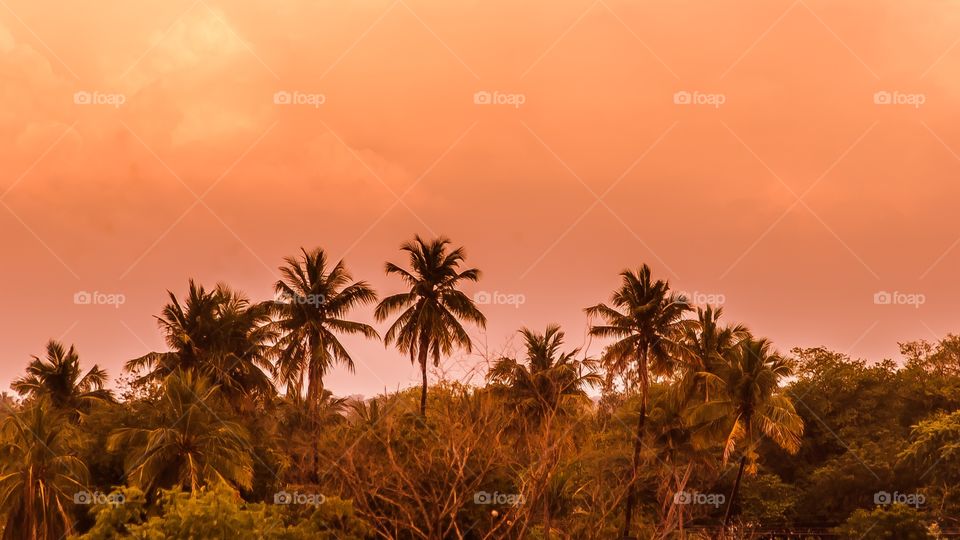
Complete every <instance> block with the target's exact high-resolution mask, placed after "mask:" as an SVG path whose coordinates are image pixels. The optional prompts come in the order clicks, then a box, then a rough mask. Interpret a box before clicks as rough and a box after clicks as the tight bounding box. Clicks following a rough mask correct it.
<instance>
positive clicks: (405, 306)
mask: <svg viewBox="0 0 960 540" xmlns="http://www.w3.org/2000/svg"><path fill="white" fill-rule="evenodd" d="M449 244H450V240H448V239H446V238H443V237H440V238H436V239H434V240H432V241H430V242H426V241H424V240H423V239H422V238H420V236H416V237H415V238H414V240H413V242H406V243H404V244H403V245H402V246H400V250H401V251H405V252H407V254H408V255H409V258H410V261H409V263H410V269H409V270H405V269H403V268H401V267H399V266H397V265H395V264H393V263H390V262H388V263H387V264H386V271H387V275H390V274H396V275H398V276H400V278H401V279H402V280H403V281H404V282H405V283H406V284H407V286H409V287H410V290H408V291H407V292H403V293H399V294H394V295H392V296H388V297H386V298H384V299H383V300H382V301H381V302H380V304H379V305H377V309H376V311H375V313H374V314H375V316H376V318H377V320H378V321H384V320H386V319H387V318H388V317H390V315H392V314H393V313H397V312H400V315H399V316H398V317H397V319H396V320H395V321H394V322H393V324H392V325H390V328H389V330H387V333H386V335H385V336H384V344H385V345H390V344H391V343H395V344H396V347H397V348H398V349H399V350H400V351H401V352H403V353H405V354H409V355H410V362H411V363H413V362H414V361H418V362H419V363H420V374H421V376H422V379H423V386H422V389H421V391H420V414H421V415H426V413H427V359H428V358H433V365H434V366H436V365H439V364H440V356H441V355H444V356H445V355H449V354H451V353H452V352H453V351H454V349H456V348H462V349H464V350H466V351H467V352H470V351H471V350H472V343H471V341H470V336H469V335H468V334H467V331H466V330H465V329H464V327H463V323H462V322H461V321H466V322H469V323H473V324H476V325H477V326H480V327H481V328H485V327H486V324H487V319H486V317H484V316H483V313H480V310H479V309H477V306H476V305H475V304H474V303H473V300H471V299H470V297H468V296H467V295H466V294H464V293H463V292H462V291H460V290H459V289H458V288H457V287H458V286H459V285H461V284H462V283H463V282H465V281H473V282H476V281H478V280H479V279H480V271H479V270H477V269H476V268H470V269H467V270H462V271H461V270H460V265H461V264H462V263H463V262H464V257H465V252H464V250H463V248H462V247H460V248H457V249H454V250H448V249H447V246H448V245H449Z"/></svg>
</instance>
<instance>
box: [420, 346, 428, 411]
mask: <svg viewBox="0 0 960 540" xmlns="http://www.w3.org/2000/svg"><path fill="white" fill-rule="evenodd" d="M428 349H429V341H427V339H426V334H421V335H420V350H419V351H418V352H419V356H420V375H421V376H422V378H423V386H422V387H421V388H420V416H423V417H426V416H427V352H428Z"/></svg>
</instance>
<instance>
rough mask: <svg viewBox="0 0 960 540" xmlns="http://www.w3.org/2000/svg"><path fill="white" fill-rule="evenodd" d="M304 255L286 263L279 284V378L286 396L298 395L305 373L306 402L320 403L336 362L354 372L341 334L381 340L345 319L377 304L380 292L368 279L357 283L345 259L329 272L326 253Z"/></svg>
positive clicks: (275, 309) (276, 312)
mask: <svg viewBox="0 0 960 540" xmlns="http://www.w3.org/2000/svg"><path fill="white" fill-rule="evenodd" d="M301 251H303V257H302V258H296V257H287V258H286V259H285V261H286V263H287V265H286V266H284V267H282V268H280V272H281V273H282V274H283V279H282V280H280V281H277V283H276V285H275V289H276V292H277V300H276V302H275V303H274V307H273V313H274V315H275V317H276V321H274V323H273V326H274V329H275V331H276V332H277V343H276V345H275V350H276V355H277V374H278V377H279V378H280V380H281V381H282V382H283V383H284V384H286V385H287V388H288V393H291V391H292V393H293V394H294V395H296V396H298V397H299V396H300V395H301V391H302V386H303V379H304V374H306V382H307V401H308V402H309V403H316V402H317V401H319V399H320V396H321V395H322V394H323V377H324V375H326V373H327V371H329V370H330V368H331V367H332V366H333V365H334V364H335V363H340V364H343V365H345V366H346V367H347V369H348V370H350V372H353V370H354V364H353V358H351V357H350V353H348V352H347V350H346V348H344V346H343V344H341V343H340V339H339V337H338V335H339V334H361V335H363V336H365V337H368V338H374V339H379V338H380V335H379V334H377V331H376V330H374V329H373V327H372V326H370V325H368V324H364V323H360V322H355V321H351V320H348V319H347V318H346V317H348V316H349V314H350V311H351V310H353V309H354V308H356V307H359V306H362V305H364V304H368V303H370V302H374V301H376V299H377V293H375V292H374V291H373V289H372V288H370V286H369V285H368V284H367V283H366V282H365V281H357V282H353V278H352V276H351V275H350V272H348V271H347V269H346V267H345V266H344V264H343V261H340V262H338V263H337V264H336V265H334V266H333V268H327V255H326V253H324V251H323V250H322V249H316V250H314V251H312V252H309V253H308V252H307V251H306V250H301Z"/></svg>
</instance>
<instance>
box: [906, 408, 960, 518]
mask: <svg viewBox="0 0 960 540" xmlns="http://www.w3.org/2000/svg"><path fill="white" fill-rule="evenodd" d="M899 458H900V460H901V461H902V462H904V463H905V464H907V465H908V466H910V470H911V471H912V472H913V474H914V475H919V476H920V477H923V478H925V479H926V480H927V482H928V483H929V484H930V487H931V491H933V492H935V493H936V497H937V499H939V504H937V508H938V513H939V514H940V515H941V516H943V517H944V518H945V519H949V520H950V521H952V522H953V523H954V524H956V523H960V519H958V518H957V517H956V516H958V514H957V513H956V512H957V510H958V508H960V496H958V493H957V486H958V485H960V411H954V412H952V413H941V414H938V415H936V416H934V417H932V418H930V419H928V420H924V421H922V422H920V423H919V424H917V425H916V426H915V427H914V428H913V432H912V433H911V437H910V441H909V446H907V447H906V449H904V450H903V452H901V453H900V455H899Z"/></svg>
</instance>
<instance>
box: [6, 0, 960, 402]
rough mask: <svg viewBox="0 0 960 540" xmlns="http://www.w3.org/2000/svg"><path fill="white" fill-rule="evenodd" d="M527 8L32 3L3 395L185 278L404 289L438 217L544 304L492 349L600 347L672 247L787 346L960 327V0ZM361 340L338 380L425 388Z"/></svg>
mask: <svg viewBox="0 0 960 540" xmlns="http://www.w3.org/2000/svg"><path fill="white" fill-rule="evenodd" d="M520 4H522V5H518V3H517V2H507V1H484V2H480V1H463V2H441V1H437V0H396V1H392V0H386V1H379V0H377V1H357V2H329V1H322V2H317V1H306V0H303V1H288V2H282V3H273V2H259V3H254V2H246V1H244V2H222V1H216V0H209V1H208V0H197V1H193V0H187V1H170V0H164V1H146V2H136V3H131V2H126V1H121V0H109V1H100V2H95V3H89V2H88V3H82V2H56V3H54V2H48V1H37V0H2V1H0V73H2V75H0V98H2V107H0V139H2V144H0V247H2V251H0V253H2V257H3V259H2V263H3V264H2V270H0V271H2V277H3V279H0V298H2V300H3V301H2V303H0V306H2V307H0V355H2V356H0V358H2V366H0V381H2V382H3V386H4V387H6V384H7V383H8V382H9V380H10V379H12V378H13V377H15V376H16V375H17V374H19V373H20V372H21V371H22V369H23V367H24V366H25V365H26V363H27V362H28V361H29V357H30V355H31V354H40V352H41V351H42V349H43V346H44V343H45V342H46V340H48V339H50V338H61V339H63V340H65V341H67V342H70V343H75V344H76V345H77V347H78V349H79V351H80V353H81V358H82V359H83V361H84V363H85V364H87V365H89V364H92V363H93V362H96V363H99V364H101V365H102V366H106V367H107V368H108V370H109V371H110V373H111V375H118V374H119V366H120V365H121V364H122V362H123V361H124V360H126V359H129V358H131V357H135V356H140V355H142V354H144V353H145V352H147V351H149V350H156V349H160V348H162V347H163V341H162V338H161V336H160V335H159V333H158V332H157V329H156V320H155V319H154V315H155V314H157V313H159V311H160V309H161V307H162V305H163V303H164V301H165V298H166V292H165V291H167V290H171V291H173V292H176V293H177V294H178V295H182V294H183V293H184V292H185V290H186V286H187V280H188V279H189V278H191V277H192V278H195V279H197V280H199V281H201V282H202V283H204V284H207V285H208V286H212V285H213V284H214V283H216V282H218V281H225V282H228V283H230V284H231V285H233V286H235V287H237V288H239V289H242V290H244V291H246V292H247V293H248V294H250V295H251V296H252V297H254V298H255V299H266V298H268V297H270V296H271V290H272V283H273V282H274V281H275V280H276V279H277V273H276V267H277V266H278V265H279V264H280V262H281V258H282V257H283V256H285V255H290V254H293V253H295V252H296V250H297V249H298V248H299V247H300V246H306V247H308V248H312V247H316V246H322V247H324V248H325V249H327V250H328V251H329V252H330V254H331V256H333V257H341V256H343V257H346V260H347V264H348V266H349V267H350V268H351V269H352V270H353V273H354V275H355V276H356V277H357V278H360V279H366V280H369V281H370V282H371V283H372V284H373V285H374V286H375V287H376V288H377V289H378V290H379V291H380V292H381V293H392V292H397V291H398V290H399V286H400V283H399V282H398V281H397V280H394V279H388V278H386V277H385V276H384V275H383V262H384V261H385V260H387V259H390V260H393V261H395V262H403V259H402V258H401V256H400V254H399V253H398V252H397V248H398V246H399V244H400V243H401V242H402V241H404V240H407V239H409V238H410V237H412V236H413V234H415V233H420V234H423V235H431V234H434V233H437V234H445V235H447V236H449V237H451V238H452V239H453V241H454V242H455V243H456V244H458V245H464V246H466V248H467V252H468V262H469V263H470V264H472V265H475V266H477V267H479V268H481V269H482V270H483V272H484V278H483V281H482V282H481V283H480V284H479V285H478V286H476V287H474V288H471V289H470V290H469V291H468V292H470V293H471V294H474V293H480V292H484V291H486V292H488V293H490V294H491V295H492V298H495V299H498V300H502V301H507V302H510V301H513V300H523V303H521V304H517V303H514V304H510V303H507V304H493V305H486V306H483V309H484V311H485V313H486V314H487V316H488V318H489V320H490V325H489V328H488V330H487V332H486V333H485V334H482V335H481V334H480V333H478V332H474V333H475V335H476V337H477V340H478V342H479V343H480V344H481V349H483V348H487V349H488V350H489V351H500V350H502V349H504V348H507V349H509V348H510V347H511V346H512V345H511V344H510V343H509V341H510V340H511V339H514V335H515V334H514V332H515V330H516V329H517V328H518V327H520V326H521V325H528V326H531V327H533V328H543V327H544V326H545V325H546V324H548V323H551V322H557V323H561V324H562V325H563V326H564V327H565V328H566V330H567V332H568V340H569V341H570V342H571V344H572V345H580V344H581V343H582V341H583V334H584V329H585V328H586V323H587V321H586V319H585V316H584V315H583V312H582V308H583V307H585V306H587V305H591V304H594V303H596V302H598V301H601V300H605V299H606V298H607V297H608V295H609V292H610V291H611V290H612V289H613V288H614V287H615V286H616V285H617V282H618V277H617V273H618V272H620V271H621V270H622V269H624V268H625V267H636V266H638V265H640V264H641V263H644V262H646V263H648V264H650V265H651V267H652V268H653V269H654V272H655V275H656V276H659V277H662V278H667V279H669V280H670V282H671V284H672V285H673V286H674V288H676V289H679V290H685V291H688V292H689V293H690V294H691V296H693V297H694V298H695V299H696V298H701V299H713V300H717V301H722V302H723V304H724V309H725V311H726V314H727V317H728V319H729V320H731V321H743V322H745V323H747V324H748V325H749V326H750V327H751V328H752V329H753V330H754V331H755V332H756V333H758V334H761V335H765V336H769V337H770V338H772V339H773V340H774V341H775V343H776V344H777V346H778V347H779V348H780V349H782V350H786V349H789V348H790V347H793V346H798V345H802V346H813V345H825V346H828V347H831V348H834V349H837V350H840V351H846V352H849V353H851V354H852V355H854V356H862V357H866V358H868V359H871V360H875V359H880V358H884V357H891V358H896V357H897V342H898V341H905V340H910V339H934V338H936V337H938V336H942V335H944V334H946V333H947V332H951V331H957V330H958V329H960V325H958V315H957V314H958V310H957V308H956V306H957V305H958V301H960V289H958V287H957V286H956V285H955V279H956V275H957V269H958V266H960V247H958V246H957V242H958V239H960V217H958V213H957V197H958V195H960V184H958V177H960V122H958V114H957V113H958V111H960V92H958V90H960V77H958V75H957V73H958V64H960V46H958V43H960V30H958V28H960V24H958V23H960V2H955V1H944V0H937V1H912V2H902V1H886V2H884V1H876V0H869V1H867V0H856V1H825V0H808V1H803V0H798V1H795V2H791V1H779V0H772V1H768V2H755V1H734V2H701V1H697V2H694V1H689V2H684V1H676V0H659V1H652V2H651V1H644V2H622V1H619V0H596V1H591V0H586V1H564V2H556V1H531V2H522V3H520ZM278 92H280V93H279V94H278ZM478 92H480V94H477V93H478ZM484 92H486V93H484ZM678 92H680V94H678ZM684 92H685V93H684ZM878 92H879V93H878ZM288 102H290V103H288ZM490 102H492V103H490ZM81 291H87V292H94V291H96V292H99V293H101V295H100V296H98V297H96V299H97V300H95V301H99V300H106V301H109V300H110V298H111V297H109V296H104V295H123V298H124V300H125V301H124V303H123V304H122V305H119V306H114V305H96V304H83V303H80V304H78V303H76V302H75V300H74V297H75V295H76V294H77V293H78V292H81ZM881 291H887V292H889V293H893V292H894V291H897V292H898V293H900V294H898V295H891V296H887V297H884V296H883V295H881V296H880V297H878V301H879V302H880V303H879V304H878V303H877V302H875V294H876V293H878V292H881ZM494 292H496V293H498V294H496V295H494V294H493V293H494ZM511 295H512V296H511ZM887 300H889V301H890V302H889V303H884V302H886V301H887ZM371 312H372V310H363V311H362V312H359V313H357V317H358V318H361V319H370V318H371ZM379 327H380V328H381V329H383V328H384V327H383V326H379ZM347 342H348V344H349V346H350V348H351V350H352V351H354V353H355V357H356V360H357V362H358V368H357V373H356V374H355V375H350V374H348V373H346V372H345V371H344V370H336V371H335V372H334V373H332V374H331V375H330V376H329V377H328V378H327V385H328V387H330V388H331V389H332V390H334V391H335V392H336V393H339V394H349V393H364V394H373V393H375V392H378V391H382V390H383V389H384V388H385V387H386V388H390V389H393V388H396V387H397V386H398V385H399V386H406V385H407V384H410V383H411V382H415V380H416V376H417V375H416V370H415V369H413V368H411V366H410V364H409V361H408V360H407V359H405V358H404V357H402V356H401V355H400V354H398V353H396V352H395V351H393V350H385V349H384V348H383V347H382V345H379V344H375V343H369V342H367V343H365V342H363V341H360V340H352V339H351V340H347ZM597 349H598V347H597V345H596V344H594V345H593V350H594V351H596V350H597ZM478 361H479V358H478V357H476V356H474V357H461V358H456V359H453V360H452V361H451V364H450V366H451V367H450V369H451V370H452V371H454V372H456V371H457V370H462V369H465V368H463V367H459V366H469V365H472V364H474V363H476V362H478Z"/></svg>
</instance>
